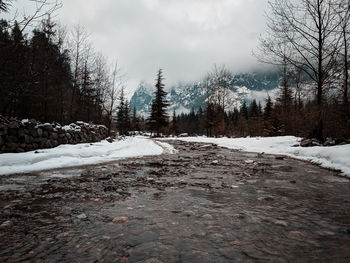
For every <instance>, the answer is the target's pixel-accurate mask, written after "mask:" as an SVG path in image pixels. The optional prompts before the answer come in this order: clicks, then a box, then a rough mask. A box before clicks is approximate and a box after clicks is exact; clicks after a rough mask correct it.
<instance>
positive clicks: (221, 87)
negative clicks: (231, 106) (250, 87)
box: [204, 65, 233, 111]
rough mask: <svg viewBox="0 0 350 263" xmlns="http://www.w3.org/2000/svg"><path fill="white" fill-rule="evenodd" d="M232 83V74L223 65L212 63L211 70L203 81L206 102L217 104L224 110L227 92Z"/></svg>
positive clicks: (226, 102)
mask: <svg viewBox="0 0 350 263" xmlns="http://www.w3.org/2000/svg"><path fill="white" fill-rule="evenodd" d="M232 85H233V74H232V73H231V72H230V71H229V70H228V69H227V68H226V67H225V65H222V66H217V65H214V69H213V71H212V72H210V73H208V75H207V76H206V78H205V81H204V88H205V92H206V94H207V102H208V103H212V104H217V105H219V106H220V107H221V108H222V110H223V111H225V109H226V107H227V104H228V93H229V90H230V87H232Z"/></svg>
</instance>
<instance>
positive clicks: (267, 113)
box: [264, 95, 273, 120]
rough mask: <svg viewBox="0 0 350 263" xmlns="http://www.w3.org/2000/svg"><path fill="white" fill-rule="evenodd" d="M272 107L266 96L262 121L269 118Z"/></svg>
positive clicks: (268, 97)
mask: <svg viewBox="0 0 350 263" xmlns="http://www.w3.org/2000/svg"><path fill="white" fill-rule="evenodd" d="M272 107H273V104H272V100H271V97H270V95H268V96H267V99H266V105H265V108H264V119H266V120H267V119H269V118H270V116H271V112H272Z"/></svg>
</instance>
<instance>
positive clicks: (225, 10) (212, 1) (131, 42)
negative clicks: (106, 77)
mask: <svg viewBox="0 0 350 263" xmlns="http://www.w3.org/2000/svg"><path fill="white" fill-rule="evenodd" d="M24 1H29V0H18V1H17V4H19V2H24ZM267 1H268V0H62V2H63V8H62V9H60V10H59V11H58V13H59V17H58V18H59V20H60V21H61V22H62V24H66V25H68V26H69V27H70V26H72V25H74V24H77V23H80V24H82V25H83V26H84V27H85V28H86V29H87V31H89V32H90V34H91V39H92V41H93V43H94V46H95V47H96V50H98V51H101V52H102V53H103V54H104V55H105V56H107V57H108V58H109V60H110V61H112V60H114V59H118V61H119V62H120V63H121V64H122V65H123V67H124V69H125V71H126V72H127V76H128V86H129V89H130V90H134V89H135V86H137V84H138V83H139V82H140V81H141V80H145V81H148V82H152V83H153V81H154V79H155V77H156V72H157V70H158V69H159V68H162V69H163V70H164V77H165V78H166V81H165V82H166V84H168V85H172V84H176V83H177V82H179V81H197V80H199V79H200V78H201V77H203V76H204V75H205V74H206V73H207V72H208V71H210V70H211V69H212V68H213V66H214V64H219V65H220V64H225V65H226V66H227V67H228V68H229V69H231V70H233V71H234V72H242V71H247V70H250V69H251V68H252V67H257V62H256V59H255V58H254V57H253V56H252V51H253V50H254V49H255V48H256V46H257V44H258V41H257V40H258V37H259V35H260V34H261V33H263V32H264V29H265V18H264V12H265V10H266V7H267Z"/></svg>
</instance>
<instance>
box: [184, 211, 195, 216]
mask: <svg viewBox="0 0 350 263" xmlns="http://www.w3.org/2000/svg"><path fill="white" fill-rule="evenodd" d="M183 214H184V215H185V216H195V215H196V213H195V212H193V211H191V210H186V211H184V212H183Z"/></svg>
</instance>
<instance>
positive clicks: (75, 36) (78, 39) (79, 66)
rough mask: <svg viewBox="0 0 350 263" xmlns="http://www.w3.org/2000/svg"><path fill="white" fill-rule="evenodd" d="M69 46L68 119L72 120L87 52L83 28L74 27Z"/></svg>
mask: <svg viewBox="0 0 350 263" xmlns="http://www.w3.org/2000/svg"><path fill="white" fill-rule="evenodd" d="M69 46H70V50H71V63H72V65H71V68H72V72H73V91H72V99H71V105H70V117H71V119H74V109H73V105H74V101H75V100H76V99H77V94H78V92H79V89H80V86H81V85H82V73H83V70H84V57H85V56H86V53H87V52H88V50H89V46H90V44H89V35H88V33H87V31H86V30H85V28H84V27H82V26H81V25H79V24H78V25H76V26H75V27H74V28H73V30H72V31H71V32H70V40H69Z"/></svg>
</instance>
